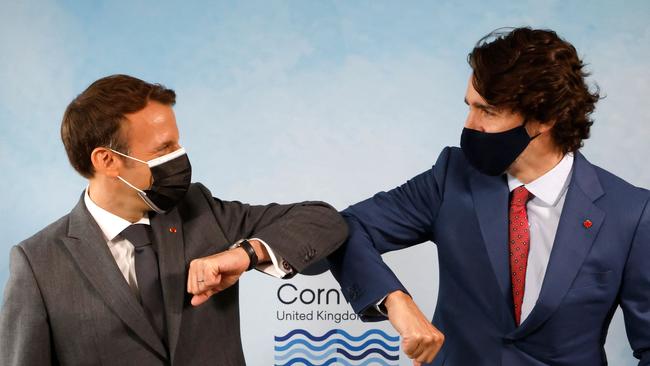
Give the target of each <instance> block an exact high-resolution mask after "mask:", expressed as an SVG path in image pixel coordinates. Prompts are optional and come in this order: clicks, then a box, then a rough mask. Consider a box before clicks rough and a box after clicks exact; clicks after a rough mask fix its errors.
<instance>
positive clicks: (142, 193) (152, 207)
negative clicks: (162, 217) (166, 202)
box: [108, 147, 161, 213]
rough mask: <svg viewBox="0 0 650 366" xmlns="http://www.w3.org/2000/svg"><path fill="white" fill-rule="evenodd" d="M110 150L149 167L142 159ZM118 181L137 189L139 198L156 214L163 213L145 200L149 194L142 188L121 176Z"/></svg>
mask: <svg viewBox="0 0 650 366" xmlns="http://www.w3.org/2000/svg"><path fill="white" fill-rule="evenodd" d="M108 149H109V150H111V151H112V152H114V153H116V154H118V155H122V156H124V157H125V158H129V159H132V160H135V161H138V162H140V163H143V164H147V165H149V164H148V163H147V162H146V161H142V160H140V159H138V158H134V157H132V156H128V155H126V154H124V153H121V152H119V151H116V150H113V149H111V148H110V147H109V148H108ZM117 179H119V180H121V181H122V182H123V183H124V184H126V185H127V186H129V187H131V188H133V189H135V190H136V191H137V192H138V193H140V194H139V195H138V196H139V197H140V199H141V200H142V201H144V203H146V204H147V206H149V208H151V209H152V210H154V211H156V212H159V213H160V212H161V210H160V209H159V208H158V207H154V206H152V204H151V203H150V202H148V200H147V199H145V197H146V196H147V192H145V191H143V190H142V189H140V188H138V187H136V186H134V185H133V184H131V183H129V182H128V181H127V180H126V179H124V178H122V177H121V176H119V175H118V176H117Z"/></svg>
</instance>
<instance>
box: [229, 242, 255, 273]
mask: <svg viewBox="0 0 650 366" xmlns="http://www.w3.org/2000/svg"><path fill="white" fill-rule="evenodd" d="M233 247H234V248H242V249H244V251H245V252H246V254H248V259H250V264H249V265H248V268H246V271H250V270H251V269H253V268H255V267H257V262H258V261H259V258H257V253H255V249H253V246H252V245H251V243H249V242H248V240H246V239H244V240H241V241H239V242H237V243H235V245H234V246H233Z"/></svg>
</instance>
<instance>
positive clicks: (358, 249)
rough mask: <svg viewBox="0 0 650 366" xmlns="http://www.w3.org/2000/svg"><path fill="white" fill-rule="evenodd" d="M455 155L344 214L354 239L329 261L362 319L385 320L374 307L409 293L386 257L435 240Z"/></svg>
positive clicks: (443, 157)
mask: <svg viewBox="0 0 650 366" xmlns="http://www.w3.org/2000/svg"><path fill="white" fill-rule="evenodd" d="M449 156H450V149H449V148H446V149H444V150H443V151H442V153H441V154H440V157H439V158H438V161H437V162H436V164H435V165H434V166H433V168H432V169H430V170H428V171H426V172H424V173H422V174H420V175H418V176H416V177H414V178H412V179H410V180H409V181H407V182H406V183H405V184H403V185H401V186H399V187H397V188H395V189H393V190H390V191H388V192H380V193H377V194H376V195H374V196H373V197H371V198H369V199H367V200H365V201H361V202H359V203H357V204H355V205H353V206H350V207H349V208H348V209H347V210H345V211H344V212H343V216H344V218H345V219H346V221H347V222H348V226H349V230H350V236H349V239H348V241H347V242H346V244H345V245H344V246H342V247H341V248H340V249H338V250H337V251H336V252H335V253H334V254H333V255H331V256H330V257H329V261H330V267H331V271H332V274H333V275H334V277H335V278H336V280H337V281H338V282H339V283H340V284H341V289H342V290H343V294H344V295H345V297H346V299H347V300H348V301H349V302H350V304H351V305H352V308H353V309H354V310H355V312H357V313H360V314H361V315H362V319H364V320H381V319H384V317H382V316H379V314H377V313H376V312H374V311H373V309H374V305H375V304H376V303H377V302H378V301H380V300H381V299H382V298H384V297H385V296H386V295H387V294H389V293H390V292H393V291H395V290H402V291H404V292H407V290H406V289H405V288H404V286H403V285H402V284H401V282H400V281H399V279H398V278H397V277H396V276H395V274H394V273H393V272H392V271H391V269H390V268H389V267H388V266H387V265H386V263H384V261H383V260H382V258H381V254H383V253H386V252H390V251H393V250H398V249H403V248H407V247H409V246H412V245H415V244H419V243H423V242H425V241H428V240H431V238H432V236H433V232H432V228H433V226H434V221H435V219H436V217H437V215H438V210H439V208H440V205H441V203H442V197H443V194H442V192H443V189H444V180H445V176H446V169H447V164H448V161H449ZM373 316H376V317H375V318H372V317H373Z"/></svg>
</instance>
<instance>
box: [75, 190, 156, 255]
mask: <svg viewBox="0 0 650 366" xmlns="http://www.w3.org/2000/svg"><path fill="white" fill-rule="evenodd" d="M84 203H85V204H86V208H88V212H90V215H91V216H92V217H93V219H95V221H96V222H97V225H99V228H100V229H101V230H102V233H103V234H104V238H105V239H106V240H107V241H108V242H109V244H111V241H112V240H113V239H115V237H116V236H118V235H119V234H120V233H121V232H122V230H124V229H126V228H127V227H128V226H129V225H131V224H132V223H131V222H130V221H128V220H125V219H123V218H121V217H119V216H117V215H115V214H113V213H111V212H108V211H106V210H105V209H103V208H101V207H99V206H97V204H96V203H95V202H93V200H92V199H91V198H90V195H89V194H88V187H86V193H85V194H84ZM133 224H146V225H149V224H150V223H149V216H148V215H147V214H145V215H144V216H143V217H142V218H141V219H140V220H138V222H134V223H133Z"/></svg>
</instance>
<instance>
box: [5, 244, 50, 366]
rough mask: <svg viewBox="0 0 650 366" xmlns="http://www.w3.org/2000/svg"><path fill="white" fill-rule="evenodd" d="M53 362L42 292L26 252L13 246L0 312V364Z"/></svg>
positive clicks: (26, 365) (23, 365)
mask: <svg viewBox="0 0 650 366" xmlns="http://www.w3.org/2000/svg"><path fill="white" fill-rule="evenodd" d="M53 363H54V362H53V359H52V354H51V342H50V329H49V324H48V318H47V312H46V309H45V305H44V303H43V299H42V297H41V292H40V290H39V288H38V284H37V282H36V279H35V278H34V273H33V272H32V268H31V266H30V264H29V261H28V259H27V256H26V255H25V252H24V251H23V250H22V248H21V247H19V246H14V247H13V248H12V249H11V257H10V275H9V281H8V282H7V286H6V288H5V293H4V301H3V305H2V311H1V312H0V364H2V365H6V366H31V365H34V366H46V365H52V364H53Z"/></svg>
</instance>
